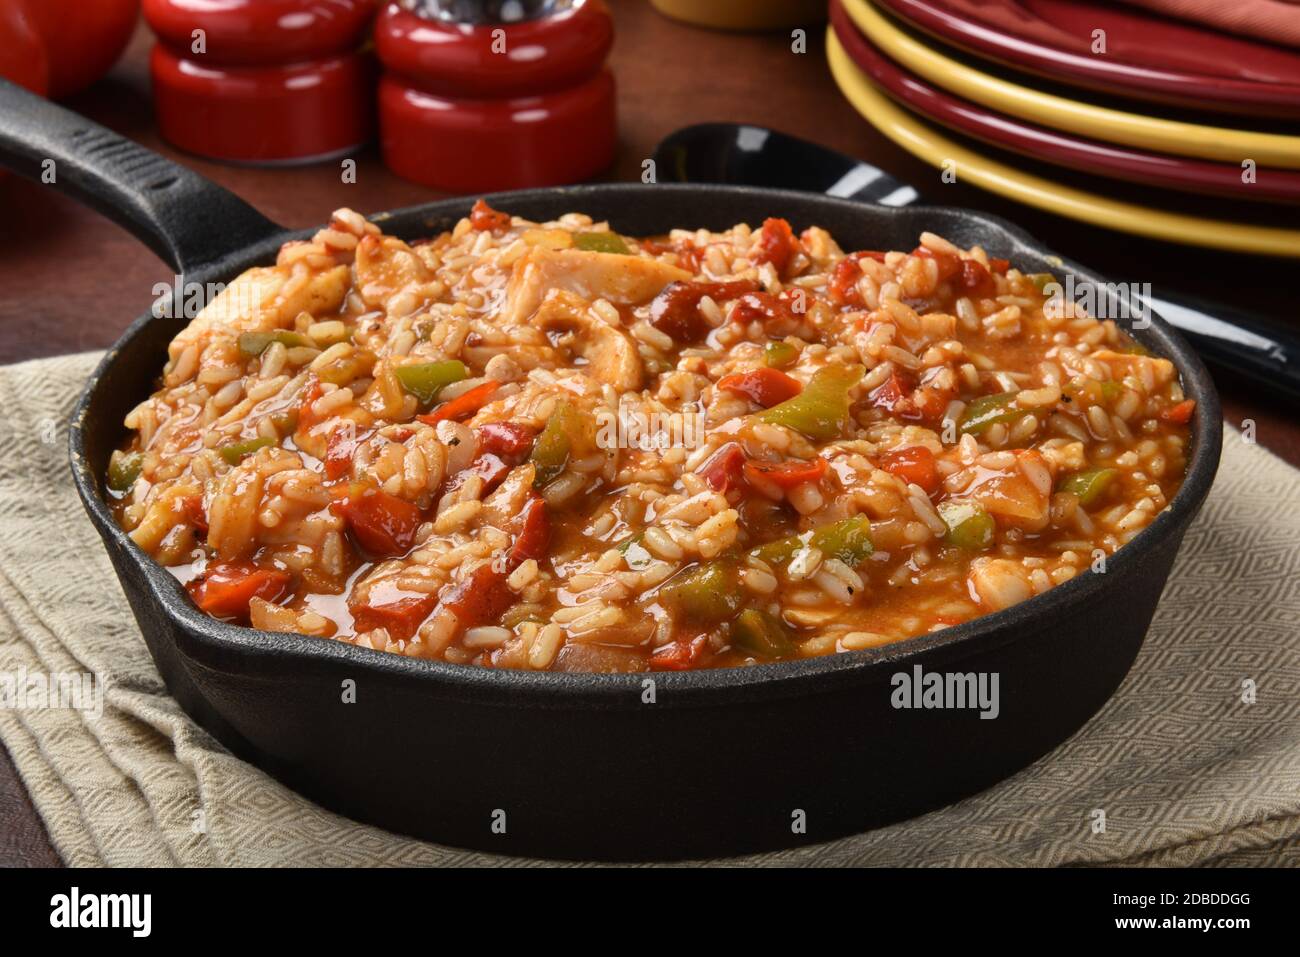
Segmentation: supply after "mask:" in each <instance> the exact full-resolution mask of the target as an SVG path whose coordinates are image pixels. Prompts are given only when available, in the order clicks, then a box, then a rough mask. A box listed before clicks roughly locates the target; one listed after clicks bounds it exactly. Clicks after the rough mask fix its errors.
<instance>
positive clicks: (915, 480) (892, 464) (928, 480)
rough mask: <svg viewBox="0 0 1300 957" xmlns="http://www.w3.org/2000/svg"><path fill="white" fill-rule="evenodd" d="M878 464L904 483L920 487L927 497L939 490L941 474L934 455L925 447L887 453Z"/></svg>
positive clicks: (918, 446) (919, 446)
mask: <svg viewBox="0 0 1300 957" xmlns="http://www.w3.org/2000/svg"><path fill="white" fill-rule="evenodd" d="M878 464H879V465H880V467H881V468H882V469H884V470H885V471H886V472H892V473H893V474H894V475H897V476H898V477H899V478H901V479H902V480H903V481H904V482H911V483H912V484H914V485H919V486H920V487H921V488H922V489H924V490H925V494H926V495H933V494H934V493H935V492H937V491H938V490H939V472H938V470H937V469H936V468H935V461H934V453H933V452H931V451H930V450H929V449H927V448H926V447H925V446H923V445H916V446H912V447H911V448H906V449H895V450H894V451H892V452H886V453H885V454H884V455H882V456H881V457H880V461H879V463H878Z"/></svg>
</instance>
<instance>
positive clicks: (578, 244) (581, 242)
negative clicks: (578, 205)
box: [573, 232, 631, 256]
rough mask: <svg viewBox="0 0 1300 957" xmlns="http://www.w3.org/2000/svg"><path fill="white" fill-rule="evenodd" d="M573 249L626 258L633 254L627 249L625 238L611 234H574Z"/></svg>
mask: <svg viewBox="0 0 1300 957" xmlns="http://www.w3.org/2000/svg"><path fill="white" fill-rule="evenodd" d="M573 248H574V249H586V250H588V251H589V252H593V253H617V254H618V255H620V256H626V255H628V254H629V253H630V252H631V250H630V249H628V248H627V243H625V242H623V237H622V236H620V235H619V234H618V233H611V232H598V233H574V234H573Z"/></svg>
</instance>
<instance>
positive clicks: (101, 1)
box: [0, 0, 140, 99]
mask: <svg viewBox="0 0 1300 957" xmlns="http://www.w3.org/2000/svg"><path fill="white" fill-rule="evenodd" d="M4 5H6V6H13V0H8V2H7V3H6V4H4ZM18 6H20V7H25V8H26V9H27V11H28V12H29V14H30V15H31V20H32V23H33V24H34V25H35V27H36V29H37V31H38V33H39V34H40V36H41V39H42V40H43V41H44V43H45V50H46V56H47V58H48V63H49V85H50V96H51V97H53V98H56V99H62V98H63V97H66V96H71V95H72V94H73V93H79V92H81V91H82V90H84V89H85V88H86V87H88V86H90V85H91V84H92V83H94V82H95V81H97V80H99V79H101V78H102V77H103V76H104V75H105V74H106V73H108V71H109V70H111V69H112V68H113V64H114V63H116V62H117V58H118V57H120V56H121V55H122V51H123V50H124V49H126V44H127V41H128V40H130V39H131V34H132V32H134V30H135V23H136V20H137V19H138V18H139V15H140V0H95V2H94V3H86V2H85V0H18ZM2 47H3V43H0V48H2Z"/></svg>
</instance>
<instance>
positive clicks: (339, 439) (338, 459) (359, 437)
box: [325, 427, 371, 481]
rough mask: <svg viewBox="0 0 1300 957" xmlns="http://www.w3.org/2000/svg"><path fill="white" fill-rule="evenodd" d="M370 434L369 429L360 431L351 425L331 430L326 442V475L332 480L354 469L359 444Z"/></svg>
mask: <svg viewBox="0 0 1300 957" xmlns="http://www.w3.org/2000/svg"><path fill="white" fill-rule="evenodd" d="M370 435H371V433H370V432H369V431H367V432H361V433H358V432H357V430H356V429H355V428H349V427H343V428H338V429H335V430H334V431H333V432H331V433H330V437H329V440H328V441H327V442H326V443H325V477H326V478H328V479H330V480H331V481H332V480H334V479H340V478H342V477H343V476H345V475H347V474H348V472H350V471H351V470H352V457H353V456H354V455H356V453H357V446H358V445H360V444H361V443H362V442H364V441H365V440H366V439H367V438H369V437H370Z"/></svg>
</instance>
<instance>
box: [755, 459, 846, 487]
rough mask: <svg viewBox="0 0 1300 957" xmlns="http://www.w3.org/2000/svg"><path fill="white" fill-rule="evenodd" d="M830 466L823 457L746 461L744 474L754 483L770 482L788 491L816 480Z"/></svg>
mask: <svg viewBox="0 0 1300 957" xmlns="http://www.w3.org/2000/svg"><path fill="white" fill-rule="evenodd" d="M828 468H830V466H829V465H828V464H827V462H826V460H825V459H823V458H815V459H808V460H806V461H805V460H803V459H787V460H786V461H784V462H746V463H745V468H744V475H745V478H746V479H747V480H749V481H750V482H754V483H756V484H757V483H761V482H769V483H771V484H772V485H775V486H777V487H778V488H781V489H784V490H786V491H788V490H790V489H792V488H794V487H795V486H798V485H803V484H804V483H805V482H816V481H819V480H820V479H821V477H822V476H823V475H825V474H826V470H827V469H828Z"/></svg>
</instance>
